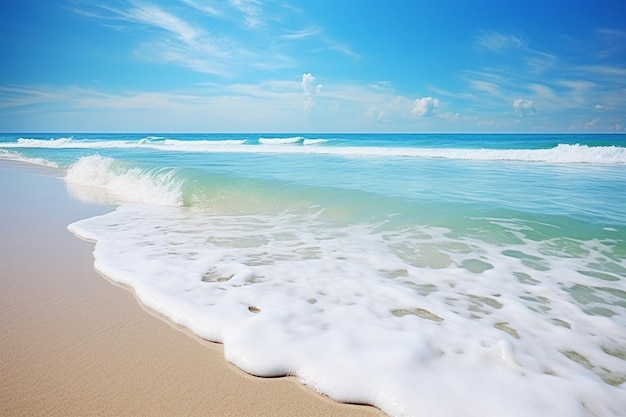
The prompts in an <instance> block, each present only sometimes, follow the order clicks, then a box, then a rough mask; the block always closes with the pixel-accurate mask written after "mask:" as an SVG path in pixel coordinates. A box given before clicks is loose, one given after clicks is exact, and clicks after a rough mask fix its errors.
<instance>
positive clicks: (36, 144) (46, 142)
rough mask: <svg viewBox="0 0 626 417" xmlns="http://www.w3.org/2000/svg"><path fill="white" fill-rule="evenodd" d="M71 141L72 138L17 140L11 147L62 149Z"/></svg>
mask: <svg viewBox="0 0 626 417" xmlns="http://www.w3.org/2000/svg"><path fill="white" fill-rule="evenodd" d="M73 139H74V138H73V137H72V136H70V137H68V138H58V139H31V138H19V139H18V140H17V143H15V144H12V145H14V146H15V147H20V148H62V147H65V146H67V145H68V144H69V143H71V142H72V140H73ZM5 145H8V144H3V146H5Z"/></svg>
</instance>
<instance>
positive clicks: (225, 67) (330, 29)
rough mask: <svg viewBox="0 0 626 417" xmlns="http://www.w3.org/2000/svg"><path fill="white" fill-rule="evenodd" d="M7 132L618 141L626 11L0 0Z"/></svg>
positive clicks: (453, 2)
mask: <svg viewBox="0 0 626 417" xmlns="http://www.w3.org/2000/svg"><path fill="white" fill-rule="evenodd" d="M0 54H1V55H0V56H2V61H0V62H1V63H0V132H208V133H211V132H276V133H281V132H302V133H304V132H408V133H439V132H441V133H445V132H451V133H463V132H467V133H470V132H471V133H474V132H478V133H480V132H485V133H490V132H498V133H503V132H504V133H506V132H510V133H517V132H520V133H525V132H528V133H546V132H562V133H567V132H573V133H574V132H575V133H579V132H590V133H615V132H617V133H624V132H626V1H623V0H589V1H585V0H549V1H548V0H525V1H519V0H518V1H507V0H475V1H469V0H437V1H435V0H308V1H307V0H108V1H102V0H98V1H96V0H55V1H41V0H20V1H15V0H0Z"/></svg>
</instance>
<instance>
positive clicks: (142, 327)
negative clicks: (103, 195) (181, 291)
mask: <svg viewBox="0 0 626 417" xmlns="http://www.w3.org/2000/svg"><path fill="white" fill-rule="evenodd" d="M55 171H56V172H60V171H58V170H54V169H51V168H45V167H38V166H31V165H29V164H25V163H21V162H17V161H11V160H0V192H1V193H2V195H3V198H2V199H0V212H1V213H2V225H3V226H2V228H3V235H2V238H1V239H0V312H1V314H0V334H2V335H3V341H2V343H1V344H0V374H2V375H3V378H2V381H1V383H0V415H12V416H20V415H24V416H25V415H29V416H32V415H46V416H50V415H59V416H60V415H63V416H90V415H118V416H137V415H141V416H152V415H154V416H157V415H170V416H174V415H185V416H194V415H197V416H207V415H219V416H247V415H255V416H318V415H325V416H346V417H348V416H384V414H383V413H382V412H381V411H380V410H378V409H376V408H374V407H371V406H364V405H353V404H341V403H338V402H335V401H334V400H331V399H329V398H328V397H325V396H323V395H321V394H318V393H317V392H315V391H314V390H312V389H311V388H308V387H306V386H304V385H303V384H302V383H300V382H299V381H298V380H297V379H296V378H294V377H282V378H270V379H266V378H258V377H254V376H251V375H249V374H246V373H244V372H243V371H241V370H239V369H238V368H236V367H235V366H234V365H231V364H230V363H228V362H227V361H226V360H225V359H224V354H223V347H222V345H220V344H216V343H211V342H208V341H205V340H203V339H201V338H199V337H198V336H196V335H194V334H192V333H191V332H190V331H189V330H187V329H184V328H181V327H180V326H177V325H176V324H174V323H172V322H171V321H169V320H167V318H165V317H163V316H160V315H158V314H157V313H155V312H153V311H151V310H149V309H148V308H146V307H145V306H143V305H142V304H141V303H140V302H139V301H138V300H137V299H136V297H135V295H134V291H133V290H132V288H129V287H124V286H121V285H119V284H117V283H114V282H112V281H110V280H109V279H107V278H106V277H103V276H101V275H100V274H99V273H97V272H96V271H95V270H94V267H93V257H92V254H91V253H92V250H93V243H91V242H87V241H84V240H82V239H80V238H78V237H76V236H74V235H72V234H71V233H70V232H69V231H68V230H67V225H68V224H69V223H71V222H73V221H76V220H80V219H83V218H86V217H91V216H94V215H98V214H104V213H106V212H108V211H110V210H111V209H113V207H111V206H107V205H96V204H88V203H84V202H81V201H78V200H77V199H75V198H73V197H71V196H70V194H69V193H68V190H67V189H66V187H65V184H64V183H63V181H62V180H61V179H59V178H55V176H57V175H55ZM111 284H113V285H111ZM146 313H149V314H146Z"/></svg>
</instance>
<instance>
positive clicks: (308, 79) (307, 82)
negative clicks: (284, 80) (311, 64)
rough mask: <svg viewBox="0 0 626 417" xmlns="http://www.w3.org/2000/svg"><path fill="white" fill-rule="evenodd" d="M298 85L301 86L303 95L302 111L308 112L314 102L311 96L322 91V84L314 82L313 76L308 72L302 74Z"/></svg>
mask: <svg viewBox="0 0 626 417" xmlns="http://www.w3.org/2000/svg"><path fill="white" fill-rule="evenodd" d="M300 85H301V86H302V91H303V93H304V97H305V99H304V111H305V112H308V111H309V110H311V108H312V107H313V105H314V104H315V103H314V101H313V96H314V95H317V94H319V93H320V92H321V91H322V84H317V83H316V82H315V77H314V76H313V74H311V73H310V72H309V73H305V74H302V82H301V83H300Z"/></svg>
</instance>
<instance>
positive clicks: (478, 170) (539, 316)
mask: <svg viewBox="0 0 626 417" xmlns="http://www.w3.org/2000/svg"><path fill="white" fill-rule="evenodd" d="M0 157H2V158H14V159H20V160H24V161H28V162H31V163H36V164H43V165H50V166H55V167H58V168H60V169H61V170H62V172H63V176H64V178H65V181H66V184H67V188H68V190H69V192H70V193H71V194H73V195H74V196H76V197H77V198H80V199H84V200H88V201H91V202H102V203H107V204H111V203H112V204H115V205H117V206H118V208H117V209H116V210H115V211H113V212H111V213H109V214H106V215H103V216H99V217H94V218H89V219H84V220H80V221H78V222H76V223H73V224H71V225H69V229H70V230H71V231H72V232H73V233H75V234H76V235H77V236H79V237H82V238H84V239H89V240H93V241H95V242H96V245H95V250H94V256H95V268H96V269H97V270H98V271H100V272H101V273H102V274H104V275H106V276H107V277H109V278H110V279H112V280H114V281H117V282H120V283H124V284H127V285H130V286H132V287H133V288H134V290H135V291H136V294H137V296H138V297H139V299H140V300H141V302H142V303H144V304H145V305H146V306H148V307H150V308H151V309H154V310H156V311H158V312H159V313H162V314H164V315H166V316H167V317H169V318H170V319H171V320H172V321H174V322H175V323H178V324H181V325H183V326H186V327H188V328H189V329H191V330H192V331H193V332H194V333H196V334H198V335H199V336H201V337H203V338H206V339H208V340H212V341H216V342H221V343H223V344H224V352H225V355H226V359H227V360H229V361H230V362H232V363H233V364H235V365H237V366H238V367H240V368H241V369H243V370H244V371H246V372H249V373H251V374H254V375H259V376H279V375H295V376H297V377H298V378H299V379H300V380H301V381H302V382H304V383H305V384H307V385H309V386H311V387H313V388H315V389H316V390H318V391H320V392H322V393H324V394H326V395H328V396H330V397H332V398H334V399H336V400H339V401H345V402H355V403H367V404H373V405H375V406H376V407H379V408H380V409H382V410H383V411H384V412H386V413H388V414H389V415H394V416H427V417H433V416H461V415H463V416H481V417H485V416H503V415H506V416H537V415H550V416H553V415H563V416H624V415H626V384H625V383H624V382H625V381H626V137H625V136H621V135H451V134H449V135H377V134H369V135H357V134H351V135H348V134H323V135H311V134H309V135H267V134H257V135H254V134H222V135H220V134H185V135H183V134H168V135H140V134H97V135H96V134H76V135H58V134H57V135H42V134H37V135H35V134H30V135H27V134H22V135H10V134H4V135H1V136H0ZM211 378H212V375H207V380H208V381H209V380H210V379H211Z"/></svg>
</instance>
